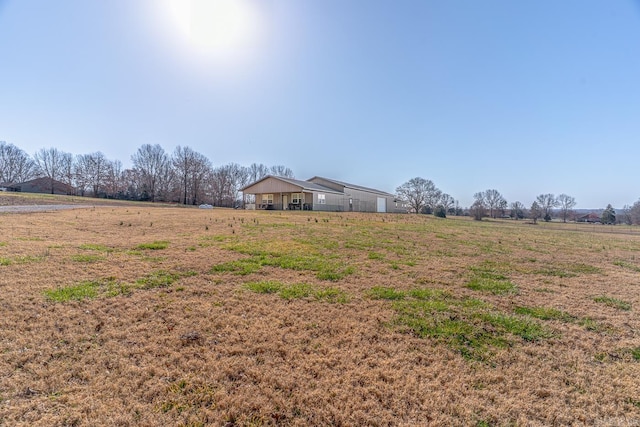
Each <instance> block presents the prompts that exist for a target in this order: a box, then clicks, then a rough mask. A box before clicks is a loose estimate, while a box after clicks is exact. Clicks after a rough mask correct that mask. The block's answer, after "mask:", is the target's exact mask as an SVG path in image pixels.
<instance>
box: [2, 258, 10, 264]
mask: <svg viewBox="0 0 640 427" xmlns="http://www.w3.org/2000/svg"><path fill="white" fill-rule="evenodd" d="M11 264H12V262H11V259H10V258H0V265H11Z"/></svg>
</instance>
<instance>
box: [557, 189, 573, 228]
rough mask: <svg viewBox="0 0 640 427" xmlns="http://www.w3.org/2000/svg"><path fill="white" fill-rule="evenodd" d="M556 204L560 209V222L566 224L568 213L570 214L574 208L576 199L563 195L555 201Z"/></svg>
mask: <svg viewBox="0 0 640 427" xmlns="http://www.w3.org/2000/svg"><path fill="white" fill-rule="evenodd" d="M556 204H557V206H559V207H560V215H562V222H567V217H568V216H569V213H571V209H573V208H574V207H575V206H576V199H575V198H573V197H571V196H569V195H567V194H564V193H563V194H560V195H559V196H558V198H557V199H556Z"/></svg>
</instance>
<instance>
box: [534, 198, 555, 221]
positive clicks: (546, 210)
mask: <svg viewBox="0 0 640 427" xmlns="http://www.w3.org/2000/svg"><path fill="white" fill-rule="evenodd" d="M536 202H538V206H539V207H540V209H541V210H542V215H543V216H542V217H543V218H544V220H545V221H547V222H549V221H551V213H552V211H553V208H555V207H556V206H558V201H557V200H556V198H555V196H554V195H553V194H550V193H548V194H540V195H539V196H538V197H536Z"/></svg>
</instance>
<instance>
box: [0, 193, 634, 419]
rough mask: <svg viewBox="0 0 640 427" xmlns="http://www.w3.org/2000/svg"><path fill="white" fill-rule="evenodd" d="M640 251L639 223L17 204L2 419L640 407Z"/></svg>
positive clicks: (8, 264) (1, 266) (600, 413)
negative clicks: (35, 209) (42, 209)
mask: <svg viewBox="0 0 640 427" xmlns="http://www.w3.org/2000/svg"><path fill="white" fill-rule="evenodd" d="M88 204H91V203H88ZM638 271H640V230H636V229H633V228H629V227H626V228H624V229H623V228H615V227H606V226H597V227H594V226H591V225H585V226H582V225H576V224H559V223H553V224H540V225H532V224H527V223H525V222H522V221H517V222H516V221H482V222H475V221H471V220H470V219H468V218H447V219H437V218H434V217H431V216H422V215H421V216H417V215H391V214H357V213H319V212H276V211H270V212H252V211H233V210H223V209H213V210H199V209H195V208H181V207H166V206H165V207H162V208H158V207H154V206H153V205H144V204H132V205H127V204H123V203H120V204H118V205H115V206H96V207H93V208H85V209H76V210H69V211H58V212H50V213H29V214H0V292H1V293H0V295H1V297H0V310H1V311H0V313H1V315H0V426H5V425H6V426H9V425H11V426H13V425H24V426H32V425H41V426H51V425H87V426H89V425H122V426H135V425H158V426H160V425H184V426H198V425H229V426H232V425H238V426H243V425H248V426H259V425H284V426H290V425H291V426H306V425H376V426H377V425H478V426H480V425H495V426H502V425H551V424H558V425H567V424H587V425H593V424H595V425H626V424H624V423H629V422H632V423H636V424H637V423H638V422H640V382H639V381H638V378H640V360H639V359H640V336H639V334H638V331H639V330H640V318H639V316H638V314H637V310H638V307H640V276H639V275H638Z"/></svg>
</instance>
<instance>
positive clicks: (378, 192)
mask: <svg viewBox="0 0 640 427" xmlns="http://www.w3.org/2000/svg"><path fill="white" fill-rule="evenodd" d="M314 179H323V180H325V181H329V182H333V183H334V184H337V185H341V186H343V187H349V188H353V189H354V190H360V191H366V192H369V193H375V194H382V195H385V196H390V197H395V195H393V194H391V193H387V192H386V191H381V190H376V189H375V188H369V187H363V186H361V185H356V184H350V183H348V182H344V181H338V180H336V179H329V178H324V177H322V176H314V177H313V178H310V179H309V181H311V180H314Z"/></svg>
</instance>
